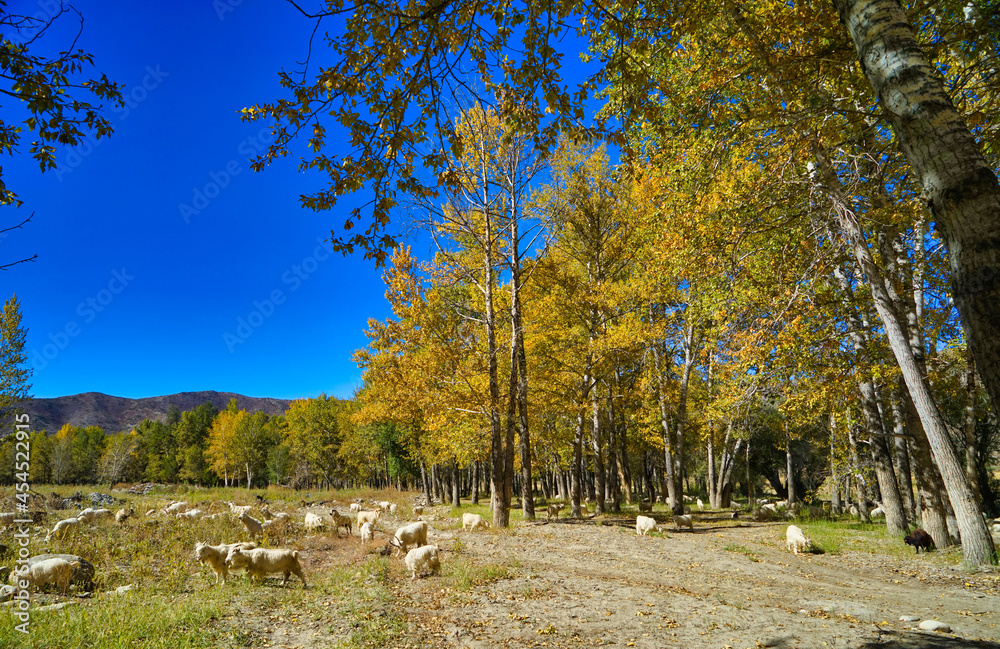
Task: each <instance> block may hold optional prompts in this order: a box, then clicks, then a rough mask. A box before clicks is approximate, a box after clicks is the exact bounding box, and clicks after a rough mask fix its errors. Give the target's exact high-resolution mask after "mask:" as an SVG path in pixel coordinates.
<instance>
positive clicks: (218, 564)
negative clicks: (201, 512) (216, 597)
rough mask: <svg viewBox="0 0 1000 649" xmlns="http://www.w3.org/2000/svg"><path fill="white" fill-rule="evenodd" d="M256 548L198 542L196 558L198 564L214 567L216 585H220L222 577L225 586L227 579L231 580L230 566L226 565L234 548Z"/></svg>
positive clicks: (240, 544)
mask: <svg viewBox="0 0 1000 649" xmlns="http://www.w3.org/2000/svg"><path fill="white" fill-rule="evenodd" d="M256 547H257V544H256V543H222V544H220V545H209V544H208V543H202V542H198V543H196V544H195V546H194V557H195V559H197V560H198V563H207V564H208V565H210V566H211V567H212V570H213V571H214V572H215V583H219V577H222V583H223V584H225V583H226V579H228V578H229V566H227V565H226V557H228V556H229V551H230V550H232V549H233V548H240V549H241V550H253V549H254V548H256Z"/></svg>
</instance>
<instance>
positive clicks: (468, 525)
mask: <svg viewBox="0 0 1000 649" xmlns="http://www.w3.org/2000/svg"><path fill="white" fill-rule="evenodd" d="M489 526H490V524H489V521H487V520H486V519H485V518H483V517H482V516H480V515H479V514H470V513H468V512H466V513H465V514H462V529H463V530H471V531H473V532H474V531H476V530H477V529H479V528H483V529H486V528H487V527H489Z"/></svg>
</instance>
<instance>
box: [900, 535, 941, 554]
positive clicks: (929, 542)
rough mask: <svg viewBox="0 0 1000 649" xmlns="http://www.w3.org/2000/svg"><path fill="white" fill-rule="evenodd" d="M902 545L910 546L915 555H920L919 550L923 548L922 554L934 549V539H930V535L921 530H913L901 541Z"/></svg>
mask: <svg viewBox="0 0 1000 649" xmlns="http://www.w3.org/2000/svg"><path fill="white" fill-rule="evenodd" d="M903 543H905V544H907V545H912V546H913V549H914V550H916V551H917V554H920V548H923V549H924V552H930V551H931V550H932V549H933V548H934V539H932V538H931V535H930V534H928V533H927V532H926V531H924V530H921V529H915V530H913V531H912V532H911V533H910V535H909V536H907V537H905V538H904V539H903Z"/></svg>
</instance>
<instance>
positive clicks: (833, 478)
mask: <svg viewBox="0 0 1000 649" xmlns="http://www.w3.org/2000/svg"><path fill="white" fill-rule="evenodd" d="M836 432H837V418H836V416H835V415H834V414H833V413H832V412H831V413H830V513H831V514H833V515H834V516H836V515H837V514H840V512H842V511H843V510H844V505H843V503H842V502H841V500H840V471H839V470H838V466H837V437H836Z"/></svg>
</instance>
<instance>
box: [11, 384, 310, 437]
mask: <svg viewBox="0 0 1000 649" xmlns="http://www.w3.org/2000/svg"><path fill="white" fill-rule="evenodd" d="M230 399H236V403H237V404H239V407H240V408H241V409H243V410H246V411H247V412H255V411H260V412H265V413H267V414H269V415H280V414H282V413H284V412H285V410H286V409H287V408H288V406H289V404H291V403H292V402H291V401H290V400H288V399H270V398H266V397H245V396H243V395H241V394H233V393H232V392H214V391H203V392H181V393H179V394H170V395H167V396H165V397H147V398H145V399H126V398H125V397H112V396H110V395H107V394H101V393H100V392H85V393H84V394H74V395H72V396H68V397H55V398H54V399H32V400H30V401H28V402H26V403H25V404H24V411H25V412H27V413H28V414H29V415H30V417H31V430H33V431H35V430H44V431H46V432H48V433H55V432H56V431H58V430H59V429H60V428H62V426H63V424H73V425H74V426H80V427H86V426H100V427H101V429H103V430H104V432H105V433H117V432H119V431H122V430H132V429H133V428H134V427H135V426H136V425H138V424H139V422H141V421H142V420H143V419H165V418H166V416H167V412H168V411H169V409H170V406H172V405H173V406H177V408H178V409H179V410H180V411H181V412H183V411H185V410H193V409H195V408H197V407H198V406H200V405H201V404H203V403H205V402H206V401H208V402H210V403H211V404H212V405H214V406H215V407H216V408H218V409H219V410H222V409H223V408H225V407H226V406H227V405H228V404H229V400H230Z"/></svg>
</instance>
